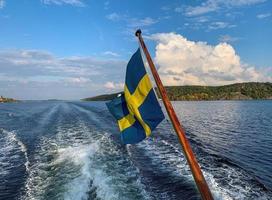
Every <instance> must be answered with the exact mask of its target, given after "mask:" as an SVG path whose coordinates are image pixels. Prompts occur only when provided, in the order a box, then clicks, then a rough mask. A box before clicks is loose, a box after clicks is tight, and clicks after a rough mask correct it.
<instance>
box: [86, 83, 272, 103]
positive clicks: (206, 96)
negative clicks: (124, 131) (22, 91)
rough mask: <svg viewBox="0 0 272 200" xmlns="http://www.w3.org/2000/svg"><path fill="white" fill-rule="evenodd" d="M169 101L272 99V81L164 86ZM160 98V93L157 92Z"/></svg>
mask: <svg viewBox="0 0 272 200" xmlns="http://www.w3.org/2000/svg"><path fill="white" fill-rule="evenodd" d="M165 89H166V91H167V94H168V97H169V99H170V100H171V101H214V100H251V99H252V100H254V99H272V83H269V82H267V83H260V82H248V83H235V84H231V85H223V86H195V85H190V86H166V87H165ZM156 92H157V94H158V91H157V89H156ZM120 93H121V92H119V93H114V94H104V95H99V96H95V97H90V98H86V99H82V100H83V101H108V100H111V99H113V98H115V97H116V96H117V95H118V94H120ZM158 97H159V98H160V95H159V94H158Z"/></svg>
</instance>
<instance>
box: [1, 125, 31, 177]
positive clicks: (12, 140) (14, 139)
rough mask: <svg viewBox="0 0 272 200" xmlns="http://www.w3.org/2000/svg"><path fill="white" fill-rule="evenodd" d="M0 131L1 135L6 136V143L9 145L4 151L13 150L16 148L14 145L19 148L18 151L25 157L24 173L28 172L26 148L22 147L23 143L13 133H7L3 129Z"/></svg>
mask: <svg viewBox="0 0 272 200" xmlns="http://www.w3.org/2000/svg"><path fill="white" fill-rule="evenodd" d="M0 130H1V131H2V133H3V134H5V135H6V137H7V139H8V141H9V145H7V146H6V149H10V150H13V149H14V148H16V147H15V146H14V145H17V147H19V149H20V151H21V152H23V153H24V156H25V163H24V165H25V168H26V171H27V172H29V159H28V155H27V148H26V146H25V145H24V143H23V142H22V141H21V140H19V139H18V138H17V136H16V134H15V133H14V132H9V131H6V130H4V129H0ZM2 151H3V148H2Z"/></svg>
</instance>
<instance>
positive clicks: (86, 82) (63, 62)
mask: <svg viewBox="0 0 272 200" xmlns="http://www.w3.org/2000/svg"><path fill="white" fill-rule="evenodd" d="M125 67H126V62H125V61H122V60H116V59H115V60H112V59H97V58H93V57H89V56H70V57H57V56H55V55H53V54H52V53H50V52H46V51H41V50H0V94H2V95H5V96H11V97H17V98H19V99H38V98H63V99H76V98H77V99H79V98H83V97H88V96H92V95H95V94H98V93H101V92H105V91H104V89H105V87H104V84H105V82H107V81H109V80H110V81H112V82H115V83H118V82H120V80H123V79H124V77H125ZM22 84H24V89H23V90H22V87H21V85H22ZM115 86H116V87H117V86H118V84H115ZM45 90H46V95H43V93H44V92H45Z"/></svg>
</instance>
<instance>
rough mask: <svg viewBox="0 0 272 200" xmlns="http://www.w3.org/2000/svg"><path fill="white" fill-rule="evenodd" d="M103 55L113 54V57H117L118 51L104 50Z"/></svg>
mask: <svg viewBox="0 0 272 200" xmlns="http://www.w3.org/2000/svg"><path fill="white" fill-rule="evenodd" d="M103 55H106V56H113V57H119V56H120V55H119V54H118V53H115V52H112V51H105V52H103Z"/></svg>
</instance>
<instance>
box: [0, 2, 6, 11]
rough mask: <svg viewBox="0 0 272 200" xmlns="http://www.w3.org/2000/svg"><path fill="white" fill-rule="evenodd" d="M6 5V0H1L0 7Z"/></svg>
mask: <svg viewBox="0 0 272 200" xmlns="http://www.w3.org/2000/svg"><path fill="white" fill-rule="evenodd" d="M4 6H5V1H4V0H0V9H1V8H4Z"/></svg>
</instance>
